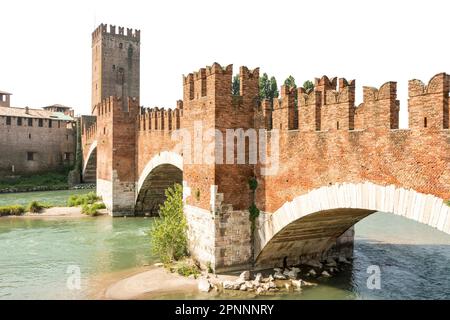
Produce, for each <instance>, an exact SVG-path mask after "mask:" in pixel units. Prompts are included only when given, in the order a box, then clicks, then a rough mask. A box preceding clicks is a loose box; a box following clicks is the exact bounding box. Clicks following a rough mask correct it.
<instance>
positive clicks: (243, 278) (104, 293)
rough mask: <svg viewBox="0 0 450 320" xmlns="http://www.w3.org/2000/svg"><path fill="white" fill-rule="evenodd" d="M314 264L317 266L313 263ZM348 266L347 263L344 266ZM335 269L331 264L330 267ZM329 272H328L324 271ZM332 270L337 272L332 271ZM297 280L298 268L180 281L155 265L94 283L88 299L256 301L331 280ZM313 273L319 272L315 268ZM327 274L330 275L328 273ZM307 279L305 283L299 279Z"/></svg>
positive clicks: (299, 291) (317, 275) (311, 277)
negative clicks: (95, 285) (97, 286)
mask: <svg viewBox="0 0 450 320" xmlns="http://www.w3.org/2000/svg"><path fill="white" fill-rule="evenodd" d="M317 263H318V262H317ZM347 263H348V262H347ZM333 265H335V264H333ZM319 269H322V267H321V268H319ZM327 269H328V270H330V268H327ZM334 269H337V268H336V267H334ZM303 270H304V271H305V272H303V273H302V274H301V278H300V277H299V276H300V268H297V267H291V268H285V269H279V268H275V269H273V270H271V269H269V270H265V271H262V272H250V271H244V272H242V273H241V274H236V273H230V274H211V273H208V272H206V271H202V272H201V274H200V275H199V276H198V277H194V276H190V277H184V276H181V275H179V274H177V273H174V272H170V271H169V270H168V269H166V268H164V267H163V266H162V264H160V263H156V264H154V265H152V266H149V267H147V268H145V269H142V268H141V269H140V270H136V271H135V272H133V273H131V274H123V273H122V274H120V275H110V277H109V278H108V280H105V279H103V280H101V281H99V280H98V279H97V281H96V283H97V284H100V287H102V289H101V290H100V291H97V292H96V293H95V294H93V295H92V298H94V299H107V300H140V299H172V298H179V297H184V298H189V297H195V298H196V299H199V298H201V299H224V298H225V299H229V298H233V299H256V298H258V297H266V298H267V297H276V296H284V295H289V294H290V295H292V294H294V293H296V294H298V295H301V294H302V291H303V290H305V289H306V290H307V289H308V288H313V287H316V286H317V285H318V282H319V281H324V280H326V278H329V277H332V275H331V274H329V273H328V272H325V265H324V266H323V270H324V272H323V273H320V272H317V273H314V275H311V274H309V275H307V276H306V275H305V274H306V271H307V270H310V271H307V272H309V273H310V272H311V270H313V269H312V268H311V266H304V268H303ZM315 270H317V271H319V270H318V269H317V268H315ZM330 272H331V271H330ZM305 277H307V278H308V281H305V280H303V279H302V278H305ZM309 281H311V282H309Z"/></svg>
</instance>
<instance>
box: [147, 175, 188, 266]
mask: <svg viewBox="0 0 450 320" xmlns="http://www.w3.org/2000/svg"><path fill="white" fill-rule="evenodd" d="M165 194H166V201H165V202H164V204H163V205H162V206H161V208H160V212H159V215H160V218H159V219H155V220H154V222H153V224H152V226H151V227H150V232H149V234H150V239H151V243H152V251H153V253H154V254H156V255H157V256H158V257H159V258H160V259H161V261H162V262H163V263H166V264H167V263H170V262H171V261H173V260H179V259H181V258H183V257H185V256H187V253H188V246H187V223H186V218H185V217H184V214H183V189H182V186H181V185H179V184H175V185H174V186H173V187H170V188H168V189H167V190H166V192H165Z"/></svg>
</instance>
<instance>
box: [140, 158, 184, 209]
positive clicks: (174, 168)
mask: <svg viewBox="0 0 450 320" xmlns="http://www.w3.org/2000/svg"><path fill="white" fill-rule="evenodd" d="M175 183H179V184H182V183H183V158H182V157H181V156H180V155H179V154H177V153H174V152H161V153H159V154H158V155H156V156H155V157H153V158H152V159H151V160H150V161H149V162H148V163H147V165H146V166H145V168H144V170H143V172H142V174H141V177H140V178H139V180H138V184H137V193H136V204H135V210H134V212H135V215H138V216H139V215H146V216H158V214H159V208H160V205H161V204H163V203H164V201H165V199H166V196H165V191H166V189H167V188H168V187H171V186H173V185H174V184H175Z"/></svg>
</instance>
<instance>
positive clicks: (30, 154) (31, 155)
mask: <svg viewBox="0 0 450 320" xmlns="http://www.w3.org/2000/svg"><path fill="white" fill-rule="evenodd" d="M27 160H28V161H33V160H34V152H27Z"/></svg>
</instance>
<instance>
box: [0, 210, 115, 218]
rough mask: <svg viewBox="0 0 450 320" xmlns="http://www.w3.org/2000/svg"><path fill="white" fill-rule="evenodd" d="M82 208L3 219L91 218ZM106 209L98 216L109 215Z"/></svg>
mask: <svg viewBox="0 0 450 320" xmlns="http://www.w3.org/2000/svg"><path fill="white" fill-rule="evenodd" d="M81 211H82V208H81V207H52V208H47V209H42V211H41V212H39V213H32V212H26V213H24V214H23V215H17V216H14V215H11V216H1V217H0V219H1V218H13V219H26V218H83V217H90V216H89V215H86V214H83V213H82V212H81ZM107 214H108V212H107V210H106V209H101V210H98V215H97V216H103V215H107Z"/></svg>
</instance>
